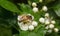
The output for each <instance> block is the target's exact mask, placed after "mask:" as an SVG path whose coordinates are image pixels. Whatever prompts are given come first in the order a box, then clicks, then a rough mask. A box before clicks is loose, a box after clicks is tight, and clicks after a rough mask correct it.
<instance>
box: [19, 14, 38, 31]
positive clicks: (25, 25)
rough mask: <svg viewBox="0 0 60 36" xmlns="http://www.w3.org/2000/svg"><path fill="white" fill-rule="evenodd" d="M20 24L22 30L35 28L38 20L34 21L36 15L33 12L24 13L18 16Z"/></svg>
mask: <svg viewBox="0 0 60 36" xmlns="http://www.w3.org/2000/svg"><path fill="white" fill-rule="evenodd" d="M18 25H19V27H20V29H21V30H23V31H27V30H30V31H32V30H34V27H36V26H37V25H38V23H37V22H36V21H34V16H32V15H31V14H22V15H19V16H18Z"/></svg>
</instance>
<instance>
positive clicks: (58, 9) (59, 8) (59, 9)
mask: <svg viewBox="0 0 60 36" xmlns="http://www.w3.org/2000/svg"><path fill="white" fill-rule="evenodd" d="M53 9H54V11H55V13H56V14H57V15H58V16H59V17H60V2H58V3H57V5H54V7H53Z"/></svg>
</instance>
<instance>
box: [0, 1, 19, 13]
mask: <svg viewBox="0 0 60 36" xmlns="http://www.w3.org/2000/svg"><path fill="white" fill-rule="evenodd" d="M0 6H2V7H3V8H5V9H7V10H9V11H12V12H20V10H19V9H18V8H17V6H16V5H14V4H13V3H12V2H9V1H7V0H0Z"/></svg>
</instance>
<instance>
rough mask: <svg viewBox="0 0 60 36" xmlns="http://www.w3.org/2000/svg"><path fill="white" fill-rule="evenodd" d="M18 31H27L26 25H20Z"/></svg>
mask: <svg viewBox="0 0 60 36" xmlns="http://www.w3.org/2000/svg"><path fill="white" fill-rule="evenodd" d="M20 29H21V30H23V31H27V30H28V25H27V24H22V25H20Z"/></svg>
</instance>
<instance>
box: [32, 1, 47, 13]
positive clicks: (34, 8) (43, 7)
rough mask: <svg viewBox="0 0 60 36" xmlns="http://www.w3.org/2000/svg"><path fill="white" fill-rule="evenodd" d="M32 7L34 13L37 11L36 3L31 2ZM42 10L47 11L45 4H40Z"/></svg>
mask: <svg viewBox="0 0 60 36" xmlns="http://www.w3.org/2000/svg"><path fill="white" fill-rule="evenodd" d="M39 2H40V3H42V2H43V0H39ZM32 7H33V12H35V13H36V12H38V8H37V3H35V2H33V3H32ZM42 10H43V11H47V10H48V8H47V6H45V5H44V6H42Z"/></svg>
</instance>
